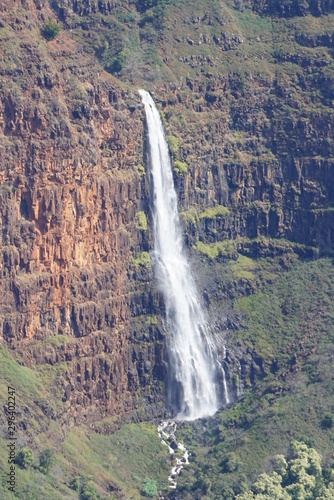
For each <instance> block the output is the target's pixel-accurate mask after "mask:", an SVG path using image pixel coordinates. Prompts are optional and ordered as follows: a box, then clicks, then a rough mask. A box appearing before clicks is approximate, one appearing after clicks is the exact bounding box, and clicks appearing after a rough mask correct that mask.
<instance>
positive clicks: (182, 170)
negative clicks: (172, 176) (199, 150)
mask: <svg viewBox="0 0 334 500" xmlns="http://www.w3.org/2000/svg"><path fill="white" fill-rule="evenodd" d="M187 171H188V167H187V164H186V163H185V162H184V161H179V160H175V161H174V172H175V173H176V174H178V175H184V174H186V173H187Z"/></svg>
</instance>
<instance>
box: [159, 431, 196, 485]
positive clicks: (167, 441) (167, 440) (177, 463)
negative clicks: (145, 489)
mask: <svg viewBox="0 0 334 500" xmlns="http://www.w3.org/2000/svg"><path fill="white" fill-rule="evenodd" d="M176 429H177V424H176V422H174V421H165V422H162V423H161V424H160V425H158V434H159V438H160V439H161V443H162V444H163V445H165V446H167V447H168V451H169V453H170V454H171V456H172V469H171V473H170V475H169V476H168V482H169V487H170V488H172V489H176V486H177V481H176V478H177V476H179V475H180V472H181V471H182V469H183V467H184V466H185V465H188V464H189V452H188V450H187V449H186V447H185V446H184V444H183V443H180V442H179V441H178V440H177V438H176Z"/></svg>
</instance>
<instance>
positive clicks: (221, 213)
mask: <svg viewBox="0 0 334 500" xmlns="http://www.w3.org/2000/svg"><path fill="white" fill-rule="evenodd" d="M229 213H230V211H229V209H228V208H227V207H223V206H222V205H216V206H215V207H213V208H207V209H206V210H205V211H204V212H202V213H200V214H199V218H200V219H214V218H215V217H226V215H228V214H229Z"/></svg>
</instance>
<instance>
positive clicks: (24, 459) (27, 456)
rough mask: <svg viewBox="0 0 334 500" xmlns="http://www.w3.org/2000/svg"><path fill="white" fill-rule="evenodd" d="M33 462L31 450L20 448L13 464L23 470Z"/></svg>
mask: <svg viewBox="0 0 334 500" xmlns="http://www.w3.org/2000/svg"><path fill="white" fill-rule="evenodd" d="M33 462H34V456H33V453H32V450H30V449H29V448H22V449H21V450H20V451H19V452H18V454H17V455H16V458H15V463H17V465H19V466H20V467H23V468H24V469H27V468H28V467H29V466H30V465H32V464H33Z"/></svg>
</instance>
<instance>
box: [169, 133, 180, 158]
mask: <svg viewBox="0 0 334 500" xmlns="http://www.w3.org/2000/svg"><path fill="white" fill-rule="evenodd" d="M166 140H167V143H168V147H169V151H170V154H171V156H172V157H173V158H175V156H176V155H177V152H178V150H179V138H178V137H176V135H168V136H167V137H166Z"/></svg>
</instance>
